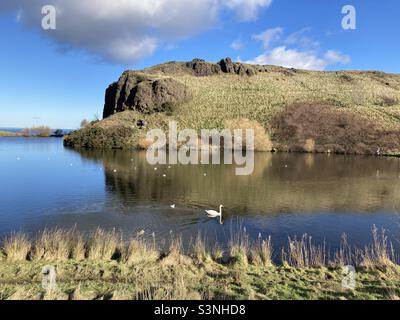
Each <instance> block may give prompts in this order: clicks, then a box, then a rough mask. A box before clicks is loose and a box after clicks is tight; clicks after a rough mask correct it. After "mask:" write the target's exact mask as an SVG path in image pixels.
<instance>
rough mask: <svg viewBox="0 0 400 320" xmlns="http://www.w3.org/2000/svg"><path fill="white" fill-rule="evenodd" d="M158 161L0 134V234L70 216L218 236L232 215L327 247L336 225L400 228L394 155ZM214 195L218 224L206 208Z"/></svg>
mask: <svg viewBox="0 0 400 320" xmlns="http://www.w3.org/2000/svg"><path fill="white" fill-rule="evenodd" d="M157 169H158V170H154V166H150V165H148V164H147V162H146V159H145V154H144V153H137V152H126V151H125V152H123V151H106V152H101V151H83V152H77V151H73V150H69V149H65V148H64V147H63V145H62V140H61V139H28V138H27V139H25V138H0V235H4V234H7V233H10V232H12V231H16V230H17V231H20V230H22V231H26V232H32V233H33V232H35V231H38V230H42V229H44V228H45V227H73V226H75V225H76V226H77V227H78V228H79V229H82V230H85V231H86V230H92V229H95V228H97V227H98V226H101V227H104V228H116V229H118V230H119V229H120V230H122V231H123V232H124V234H127V235H128V234H136V233H137V232H138V231H140V230H145V231H146V234H147V235H148V236H149V237H150V235H151V233H152V232H154V233H155V235H156V238H157V239H166V238H168V237H170V233H171V231H172V233H173V234H180V235H182V237H183V239H184V240H188V239H190V238H191V237H196V236H197V235H198V234H199V233H201V234H202V235H203V236H205V237H207V239H209V241H211V242H213V241H215V240H218V241H220V242H222V243H224V242H226V241H227V240H229V238H230V237H231V234H232V232H235V231H236V230H237V229H238V226H239V225H240V226H245V227H246V230H247V232H248V233H249V234H250V236H252V237H253V238H257V237H258V235H259V233H261V234H262V235H263V236H268V235H271V236H272V239H273V242H274V244H275V245H276V246H280V245H286V242H287V238H288V236H294V235H298V236H300V235H302V234H304V233H308V234H310V235H313V237H314V239H315V240H316V241H324V240H326V242H327V243H328V245H329V246H330V247H332V248H335V247H336V246H337V245H338V242H339V240H340V237H341V235H342V234H343V233H347V235H348V238H349V240H350V241H351V242H352V243H354V244H356V245H364V244H366V243H369V242H370V230H371V228H372V226H373V225H374V224H375V225H376V226H378V227H383V228H386V229H388V230H389V231H390V235H391V237H392V238H393V239H394V240H396V239H397V235H399V236H400V230H399V229H400V228H399V225H400V215H398V214H397V209H399V208H400V160H399V159H396V158H375V157H353V156H333V155H331V156H328V155H299V154H257V155H256V158H255V171H254V173H253V175H251V176H248V177H239V176H235V174H234V172H235V171H234V170H235V167H233V166H229V165H219V166H213V165H206V166H204V165H202V166H180V165H178V166H172V167H171V168H168V166H157ZM164 174H166V175H167V177H163V175H164ZM204 174H206V176H205V175H204ZM221 203H223V204H224V205H225V216H224V224H223V225H222V226H221V225H220V224H219V222H218V221H217V220H213V219H208V218H207V217H206V216H205V214H204V209H210V208H215V209H216V208H217V207H218V206H219V204H221ZM171 204H176V209H171V208H170V205H171Z"/></svg>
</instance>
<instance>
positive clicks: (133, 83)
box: [103, 58, 259, 119]
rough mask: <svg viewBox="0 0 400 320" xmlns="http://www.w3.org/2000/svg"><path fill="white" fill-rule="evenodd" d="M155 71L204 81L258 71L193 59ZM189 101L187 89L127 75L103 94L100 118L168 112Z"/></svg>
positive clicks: (148, 76) (145, 75) (227, 61)
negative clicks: (187, 75)
mask: <svg viewBox="0 0 400 320" xmlns="http://www.w3.org/2000/svg"><path fill="white" fill-rule="evenodd" d="M157 70H158V71H162V72H163V73H165V75H168V74H174V73H175V72H185V73H187V72H190V74H192V75H194V76H197V77H207V76H213V75H218V74H234V75H240V76H254V75H256V74H257V73H258V71H259V69H257V67H256V66H252V65H248V64H243V63H239V62H232V60H231V59H230V58H226V59H223V60H221V61H220V62H218V63H211V62H206V61H204V60H201V59H194V60H192V61H190V62H187V63H183V64H178V63H175V62H170V63H168V64H165V65H162V66H159V67H158V69H157ZM190 99H191V93H190V92H189V89H188V88H187V87H186V86H185V85H183V84H181V83H180V82H178V81H175V80H174V79H172V78H166V79H154V76H152V75H151V72H148V73H146V72H143V73H138V72H135V71H126V72H124V73H123V74H122V76H121V78H120V79H119V80H118V81H117V82H115V83H113V84H111V85H110V86H109V87H108V89H107V90H106V97H105V105H104V111H103V118H104V119H105V118H107V117H109V116H111V115H113V114H115V113H117V112H122V111H126V110H136V111H139V112H142V113H144V114H151V113H155V112H164V111H171V109H172V108H173V107H174V105H177V104H180V103H183V102H185V101H187V100H190Z"/></svg>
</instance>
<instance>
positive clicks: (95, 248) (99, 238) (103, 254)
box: [88, 229, 121, 261]
mask: <svg viewBox="0 0 400 320" xmlns="http://www.w3.org/2000/svg"><path fill="white" fill-rule="evenodd" d="M120 241H121V240H120V237H119V235H118V234H117V233H116V232H115V230H113V231H105V230H102V229H97V230H96V231H95V232H94V233H93V234H92V235H91V237H90V242H89V245H88V246H89V250H88V259H89V260H105V261H107V260H111V259H112V258H113V256H114V255H115V254H116V251H117V247H118V244H119V243H120Z"/></svg>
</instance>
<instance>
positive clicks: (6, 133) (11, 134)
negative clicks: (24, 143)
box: [0, 131, 21, 137]
mask: <svg viewBox="0 0 400 320" xmlns="http://www.w3.org/2000/svg"><path fill="white" fill-rule="evenodd" d="M20 136H21V135H20V134H19V133H15V132H9V131H0V137H20Z"/></svg>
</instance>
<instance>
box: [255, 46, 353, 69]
mask: <svg viewBox="0 0 400 320" xmlns="http://www.w3.org/2000/svg"><path fill="white" fill-rule="evenodd" d="M349 62H350V57H349V56H346V55H342V54H341V53H340V52H337V51H332V50H331V51H328V52H327V53H326V54H325V55H324V57H322V58H320V57H318V56H317V55H316V54H315V53H313V52H311V51H298V50H295V49H288V48H286V47H285V46H282V47H277V48H275V49H273V50H272V51H267V52H264V53H263V54H261V55H259V56H258V57H256V58H255V59H253V60H250V61H248V63H253V64H270V65H277V66H282V67H287V68H296V69H306V70H325V68H326V67H328V66H330V65H334V64H338V63H342V64H346V63H349Z"/></svg>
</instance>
